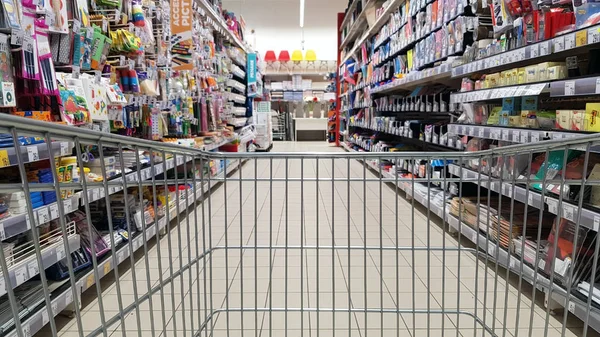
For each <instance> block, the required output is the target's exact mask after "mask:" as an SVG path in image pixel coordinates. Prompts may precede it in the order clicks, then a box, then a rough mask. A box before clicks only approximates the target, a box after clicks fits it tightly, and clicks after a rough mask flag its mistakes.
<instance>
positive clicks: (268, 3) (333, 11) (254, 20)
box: [223, 0, 348, 60]
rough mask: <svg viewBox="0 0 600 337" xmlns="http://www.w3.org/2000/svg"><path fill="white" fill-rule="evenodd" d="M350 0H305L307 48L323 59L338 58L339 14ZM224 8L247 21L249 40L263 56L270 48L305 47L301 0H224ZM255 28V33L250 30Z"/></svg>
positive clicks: (290, 48)
mask: <svg viewBox="0 0 600 337" xmlns="http://www.w3.org/2000/svg"><path fill="white" fill-rule="evenodd" d="M347 4H348V0H305V9H304V50H305V51H306V50H311V49H312V50H314V51H316V53H317V57H318V58H319V59H320V60H335V59H337V34H336V30H337V22H336V20H335V18H337V13H343V12H344V10H345V8H346V5H347ZM223 8H227V9H228V10H230V11H233V12H234V13H235V14H236V15H241V16H242V17H243V18H244V20H245V21H246V34H247V35H248V36H247V37H246V40H247V41H248V42H249V43H250V44H251V45H252V46H253V47H254V48H255V49H256V50H257V51H258V52H259V53H260V54H262V55H264V53H265V51H267V50H274V51H275V53H279V51H281V50H289V51H290V53H291V51H293V50H302V28H300V21H299V19H298V18H299V17H300V0H224V1H223ZM267 17H268V18H267ZM252 30H254V31H255V34H254V36H252V35H250V32H251V31H252Z"/></svg>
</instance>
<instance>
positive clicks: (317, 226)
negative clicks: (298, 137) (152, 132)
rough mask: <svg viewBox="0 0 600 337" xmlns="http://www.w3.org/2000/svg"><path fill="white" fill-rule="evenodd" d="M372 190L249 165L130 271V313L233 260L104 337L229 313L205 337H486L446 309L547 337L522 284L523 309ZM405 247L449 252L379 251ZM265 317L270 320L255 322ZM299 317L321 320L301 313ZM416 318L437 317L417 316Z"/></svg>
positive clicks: (71, 332) (418, 210)
mask: <svg viewBox="0 0 600 337" xmlns="http://www.w3.org/2000/svg"><path fill="white" fill-rule="evenodd" d="M273 151H274V152H281V151H291V152H308V151H311V152H315V151H341V150H340V149H337V148H333V147H330V146H328V145H327V144H325V143H322V142H319V143H287V142H282V143H277V142H276V143H275V148H274V149H273ZM240 176H241V177H243V178H244V179H247V180H244V181H240V180H238V178H239V177H240ZM331 177H335V178H342V177H344V178H347V177H350V178H360V179H357V180H345V181H336V182H335V183H333V182H332V181H331V180H329V181H328V180H327V179H328V178H329V179H331ZM365 177H366V178H368V179H372V180H371V181H365V180H364V179H365ZM271 178H273V179H271ZM284 178H287V182H286V181H284ZM300 178H303V179H300ZM311 178H319V179H320V180H319V182H318V183H317V182H316V181H315V180H314V179H312V180H311ZM375 178H376V176H375V175H374V174H373V173H371V172H370V171H368V170H366V169H365V168H364V166H363V165H362V164H360V163H359V162H357V161H356V160H350V161H348V160H346V159H335V160H332V159H331V158H329V159H327V158H326V159H320V160H318V161H317V160H312V159H311V160H309V159H306V160H300V159H289V160H286V159H279V158H277V159H260V160H255V159H252V160H250V161H248V162H246V163H245V164H244V166H243V167H242V169H241V170H239V171H237V172H235V173H234V174H233V175H232V176H231V177H230V178H228V179H227V181H226V182H225V183H224V184H222V185H221V186H220V187H218V188H217V189H216V190H215V191H214V192H213V193H212V194H211V196H210V197H209V198H208V199H207V200H205V202H204V203H203V204H202V205H200V206H199V207H198V208H197V210H196V212H190V213H189V215H188V216H187V217H184V216H183V215H182V216H181V218H180V219H179V222H180V225H179V226H176V228H173V229H172V230H171V232H170V235H167V236H163V237H161V239H160V241H159V242H158V243H156V244H155V245H153V246H152V247H151V249H150V251H149V253H148V255H147V256H142V255H140V256H138V262H137V263H136V265H135V268H125V267H124V266H123V265H121V266H119V274H120V277H119V282H118V284H119V285H120V291H121V294H122V295H121V300H122V305H123V307H126V306H127V305H129V304H132V303H134V302H135V297H136V296H135V291H136V289H135V288H134V287H137V293H138V294H137V295H138V297H139V296H141V295H142V294H144V293H146V292H147V290H148V285H150V286H151V287H154V286H156V285H157V284H159V283H160V281H159V276H160V275H162V277H163V278H166V277H169V276H170V275H171V274H172V273H175V272H177V271H178V270H179V269H180V268H181V266H185V265H186V264H188V263H189V262H194V261H193V260H192V259H193V258H194V257H196V256H199V255H200V252H201V251H203V250H204V247H229V249H222V248H219V249H216V250H214V251H212V253H210V254H209V255H208V258H207V259H206V260H200V261H199V263H198V264H195V263H193V264H192V266H191V268H189V269H186V270H185V271H184V273H183V276H182V277H177V278H175V281H174V282H172V283H170V284H168V285H166V286H165V287H164V288H163V289H162V291H159V292H157V293H155V294H154V295H153V296H151V299H152V304H150V302H149V301H145V302H144V303H142V304H141V305H140V306H139V309H138V310H133V311H132V312H131V313H129V314H128V315H127V316H126V317H125V319H124V321H123V322H124V324H123V323H121V322H120V321H119V322H117V323H115V324H111V325H107V330H108V333H107V335H109V336H122V335H125V336H175V335H176V336H192V333H190V331H197V330H198V328H199V326H200V324H201V322H202V321H204V318H205V317H207V315H208V314H209V312H211V311H213V310H216V309H218V308H222V309H223V310H220V311H217V313H216V314H215V315H214V316H213V317H212V318H213V319H212V320H211V321H210V322H209V323H208V327H207V329H208V334H206V335H205V336H207V337H208V336H210V335H211V334H210V331H211V330H212V332H213V333H212V336H215V337H219V336H230V337H238V336H245V337H251V336H261V337H272V336H290V337H295V336H323V337H325V336H334V335H336V336H361V337H366V336H401V337H404V336H413V337H417V336H442V335H446V336H464V337H467V336H475V335H476V336H482V335H483V334H482V333H481V329H480V328H475V325H474V320H473V319H472V318H471V317H469V316H467V315H460V316H458V315H456V314H448V315H446V317H443V316H442V314H439V313H435V312H436V311H439V310H440V309H441V308H442V307H443V308H445V309H446V310H447V311H450V312H452V311H457V310H459V311H465V312H472V313H476V314H477V315H478V317H480V318H482V319H483V318H484V317H485V321H486V323H487V324H488V326H489V327H490V328H492V329H495V331H496V333H497V334H498V335H499V336H513V335H516V332H518V335H519V336H528V335H529V333H530V331H529V329H530V327H531V333H532V334H531V335H532V336H543V335H544V328H545V327H546V325H547V324H546V311H545V310H544V309H542V307H540V306H539V305H536V304H534V305H533V306H532V301H531V300H530V297H531V292H532V290H531V287H529V286H527V285H525V283H524V284H523V286H522V290H523V292H524V294H523V295H521V296H519V295H518V293H519V292H518V290H517V288H516V286H515V284H517V282H515V278H514V277H511V278H509V281H508V282H507V281H506V280H505V276H506V271H505V270H502V269H499V270H498V272H499V275H498V277H497V278H496V275H497V274H496V273H495V266H494V265H492V264H490V265H489V266H488V268H486V267H485V265H484V263H483V262H481V261H480V262H476V260H475V259H474V258H473V257H472V255H471V254H469V253H468V252H464V251H463V252H457V251H456V250H455V249H456V247H457V241H456V238H455V237H453V236H451V235H449V234H444V231H443V230H442V229H441V227H440V225H439V224H440V221H439V219H434V218H435V216H434V215H432V218H431V219H429V220H428V218H427V213H426V210H424V209H423V208H422V207H419V206H418V205H415V207H413V205H412V203H411V202H410V201H406V199H404V198H403V197H402V196H399V195H397V194H396V193H395V191H394V190H393V189H392V188H391V187H389V186H387V185H385V184H382V183H381V182H380V181H378V180H376V179H375ZM255 179H257V180H255ZM304 179H306V181H304ZM184 214H185V213H184ZM203 227H204V229H205V231H203V230H202V229H203ZM465 241H466V240H465ZM396 244H397V245H398V246H405V247H410V246H415V247H428V246H429V247H442V246H445V247H447V251H446V252H445V253H443V252H441V251H431V252H427V251H423V250H421V251H415V252H412V251H410V250H403V251H400V253H398V254H397V253H396V250H385V249H381V247H394V246H396ZM332 245H335V246H337V247H348V246H351V247H352V249H331V246H332ZM243 246H251V247H258V249H254V248H247V247H243ZM285 247H287V249H285ZM365 247H366V249H365ZM453 249H454V250H453ZM301 252H303V253H302V254H301ZM159 256H160V258H159ZM241 256H243V258H241ZM146 257H147V259H148V260H146V259H145V258H146ZM146 265H148V267H146ZM159 265H160V266H159ZM170 268H172V270H171V269H170ZM134 271H135V278H134V276H133V273H134ZM513 276H514V275H513ZM148 279H149V280H148ZM517 281H518V280H517ZM101 285H102V289H103V292H102V297H101V299H102V306H103V312H104V316H105V318H106V319H108V318H111V317H112V316H114V315H116V314H118V313H119V301H118V299H119V297H118V296H117V289H116V285H117V282H116V281H115V280H114V275H113V278H112V280H111V279H110V278H109V277H107V278H106V280H103V281H102V283H101ZM205 294H207V295H206V296H205ZM227 295H228V296H227ZM96 297H97V296H96V293H95V289H91V291H88V293H86V294H84V296H83V299H82V302H83V305H84V308H83V311H82V314H83V315H82V323H83V330H84V334H88V333H89V332H91V331H93V330H94V329H96V328H97V327H99V326H100V325H101V318H100V312H101V308H100V304H99V301H98V299H97V298H96ZM541 299H543V294H540V293H539V292H538V302H539V301H540V300H541ZM254 307H256V308H259V310H249V309H251V308H254ZM286 307H287V308H288V309H289V310H287V311H285V310H281V309H282V308H286ZM240 308H245V309H247V310H244V311H240ZM264 308H267V310H265V309H264ZM268 308H273V309H272V310H268ZM300 308H310V309H307V310H304V312H302V313H301V312H300V310H299V309H300ZM348 308H351V309H352V310H346V311H341V309H348ZM365 308H367V309H368V310H362V309H365ZM382 308H383V309H389V310H388V311H391V310H392V309H396V308H398V309H400V310H405V312H406V313H402V314H401V315H397V314H396V313H393V312H386V311H385V310H380V309H382ZM413 308H415V309H417V310H420V311H421V312H424V311H430V312H432V313H430V314H427V313H418V314H414V315H413V314H411V313H408V311H409V310H411V309H413ZM226 309H229V310H226ZM331 309H334V310H335V311H336V312H335V314H334V313H332V310H331ZM359 309H360V310H359ZM317 310H319V312H318V313H317V312H316V311H317ZM382 312H383V313H382ZM557 318H558V319H557ZM557 318H554V317H553V316H550V317H549V320H548V324H549V326H548V336H560V331H559V330H557V328H559V327H561V321H560V320H562V315H559V316H557ZM568 324H569V329H567V330H566V336H578V335H581V331H580V330H581V326H582V324H581V322H580V321H578V320H577V319H569V323H568ZM163 327H165V328H166V331H165V332H163V331H162V330H163ZM457 327H458V329H457ZM502 327H506V334H504V332H503V331H502ZM152 329H154V330H155V332H154V334H153V333H152ZM138 330H141V332H140V333H139V334H138ZM457 330H458V331H459V332H460V334H457V333H456V331H457ZM77 331H78V330H77V323H76V321H75V320H74V319H72V320H70V322H68V323H67V324H65V325H64V327H63V329H62V330H61V332H62V336H69V337H70V336H79V334H78V332H77ZM591 332H592V331H591V330H590V333H588V336H592V334H591Z"/></svg>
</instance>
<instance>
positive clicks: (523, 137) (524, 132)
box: [521, 131, 529, 143]
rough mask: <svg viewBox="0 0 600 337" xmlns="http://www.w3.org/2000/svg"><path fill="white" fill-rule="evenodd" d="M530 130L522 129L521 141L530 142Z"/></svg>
mask: <svg viewBox="0 0 600 337" xmlns="http://www.w3.org/2000/svg"><path fill="white" fill-rule="evenodd" d="M528 138H529V132H527V131H521V143H528V142H529V139H528Z"/></svg>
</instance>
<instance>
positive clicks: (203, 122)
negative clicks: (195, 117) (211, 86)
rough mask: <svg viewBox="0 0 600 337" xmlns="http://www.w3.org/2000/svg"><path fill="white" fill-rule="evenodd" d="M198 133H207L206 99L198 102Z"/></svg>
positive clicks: (203, 98)
mask: <svg viewBox="0 0 600 337" xmlns="http://www.w3.org/2000/svg"><path fill="white" fill-rule="evenodd" d="M200 111H201V112H200V121H201V124H200V131H202V132H208V106H207V104H206V97H202V99H201V100H200Z"/></svg>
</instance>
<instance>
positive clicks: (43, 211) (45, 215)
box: [37, 207, 50, 224]
mask: <svg viewBox="0 0 600 337" xmlns="http://www.w3.org/2000/svg"><path fill="white" fill-rule="evenodd" d="M37 216H38V222H39V224H45V223H47V222H49V221H50V213H49V212H48V208H47V207H42V208H40V209H39V210H38V211H37Z"/></svg>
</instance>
